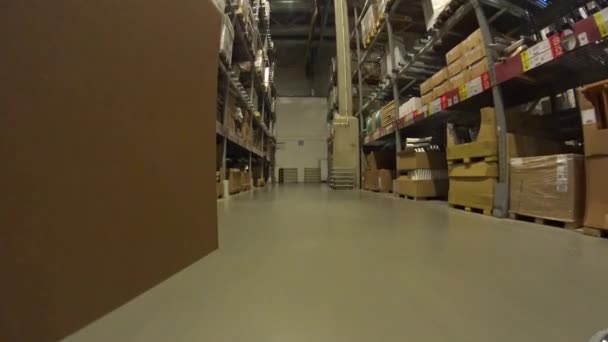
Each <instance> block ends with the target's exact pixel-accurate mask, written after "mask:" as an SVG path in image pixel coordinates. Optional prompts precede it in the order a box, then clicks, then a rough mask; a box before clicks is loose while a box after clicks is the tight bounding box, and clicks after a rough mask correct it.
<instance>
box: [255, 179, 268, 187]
mask: <svg viewBox="0 0 608 342" xmlns="http://www.w3.org/2000/svg"><path fill="white" fill-rule="evenodd" d="M255 186H256V187H258V188H263V187H265V186H266V181H265V180H264V177H260V178H258V179H257V181H256V184H255Z"/></svg>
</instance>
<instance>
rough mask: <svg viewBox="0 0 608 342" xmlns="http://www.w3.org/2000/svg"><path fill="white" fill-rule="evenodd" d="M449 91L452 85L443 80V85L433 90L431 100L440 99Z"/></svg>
mask: <svg viewBox="0 0 608 342" xmlns="http://www.w3.org/2000/svg"><path fill="white" fill-rule="evenodd" d="M451 89H452V85H451V84H450V81H449V80H445V81H444V82H443V83H441V84H440V85H438V86H436V87H435V88H433V98H435V99H436V98H438V97H441V96H443V95H444V94H445V93H447V92H448V91H449V90H451Z"/></svg>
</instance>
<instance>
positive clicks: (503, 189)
mask: <svg viewBox="0 0 608 342" xmlns="http://www.w3.org/2000/svg"><path fill="white" fill-rule="evenodd" d="M470 1H471V3H472V5H473V8H474V9H475V15H476V17H477V22H478V23H479V28H480V31H481V34H482V37H483V41H484V44H485V45H486V51H488V54H487V55H488V56H487V58H488V69H489V73H490V81H491V83H492V97H493V99H494V111H495V112H496V131H497V137H498V171H499V172H498V182H497V183H496V188H495V191H494V216H496V217H503V218H504V217H507V214H508V211H509V173H508V168H507V166H508V165H509V161H508V160H507V159H508V156H507V120H506V117H505V106H504V101H503V98H502V90H501V87H500V85H499V84H498V82H496V71H495V69H494V66H495V64H496V58H495V55H494V52H493V50H492V49H491V48H489V45H490V44H492V43H493V39H492V33H491V31H490V25H489V23H488V19H487V18H486V15H485V13H484V11H483V8H482V5H481V2H480V1H479V0H470Z"/></svg>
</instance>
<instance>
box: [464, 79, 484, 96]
mask: <svg viewBox="0 0 608 342" xmlns="http://www.w3.org/2000/svg"><path fill="white" fill-rule="evenodd" d="M467 88H468V89H467V90H468V94H467V95H469V97H473V96H475V95H477V94H481V93H482V92H483V83H482V82H481V76H479V77H476V78H475V79H473V80H471V81H469V82H468V83H467Z"/></svg>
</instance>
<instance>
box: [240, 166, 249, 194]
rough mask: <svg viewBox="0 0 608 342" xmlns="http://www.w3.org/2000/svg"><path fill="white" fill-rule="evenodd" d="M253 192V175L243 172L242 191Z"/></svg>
mask: <svg viewBox="0 0 608 342" xmlns="http://www.w3.org/2000/svg"><path fill="white" fill-rule="evenodd" d="M247 190H251V173H249V171H246V170H245V171H242V172H241V191H247Z"/></svg>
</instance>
